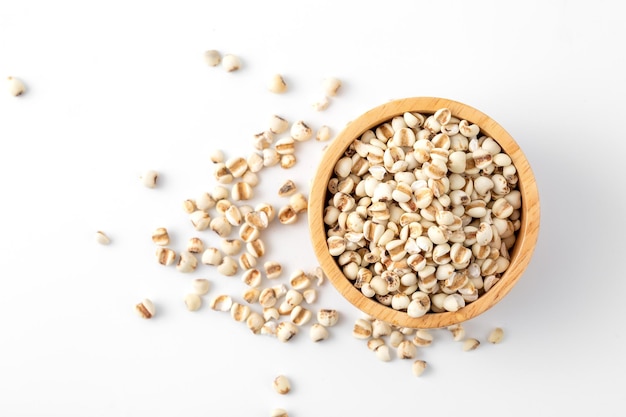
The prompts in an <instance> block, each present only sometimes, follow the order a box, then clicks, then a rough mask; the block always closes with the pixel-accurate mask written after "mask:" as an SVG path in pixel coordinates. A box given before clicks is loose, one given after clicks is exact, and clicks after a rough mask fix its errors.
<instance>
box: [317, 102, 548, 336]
mask: <svg viewBox="0 0 626 417" xmlns="http://www.w3.org/2000/svg"><path fill="white" fill-rule="evenodd" d="M444 107H445V108H448V109H450V110H451V112H452V115H453V116H455V117H457V118H460V119H465V120H467V121H468V122H470V123H475V124H476V125H478V126H479V127H480V129H481V134H483V135H487V136H490V137H491V138H493V139H494V140H495V141H497V142H498V144H499V145H500V146H501V148H502V150H503V151H504V152H506V153H507V154H508V155H509V156H510V157H511V160H512V162H513V164H514V165H515V167H516V169H517V175H518V178H519V180H518V189H519V191H520V193H521V196H522V207H521V209H520V211H521V217H520V220H521V226H520V229H519V230H518V231H517V237H516V241H515V244H514V247H513V248H512V249H511V251H510V257H511V260H510V261H511V262H510V264H509V267H508V268H507V270H506V271H505V272H504V273H503V274H502V277H501V278H500V280H499V281H498V282H497V283H496V284H495V285H494V286H493V287H492V288H491V289H490V290H489V291H487V292H485V293H484V294H483V295H481V296H480V297H479V298H478V299H477V300H476V301H474V302H472V303H469V304H467V305H466V306H465V307H463V308H461V309H459V310H458V311H456V312H443V313H427V314H426V315H424V316H422V317H417V318H415V317H410V316H409V315H408V314H407V313H406V312H403V311H398V310H394V309H392V308H391V307H387V306H384V305H382V304H381V303H379V302H378V301H376V300H374V299H370V298H368V297H365V296H364V295H363V294H362V293H361V291H360V290H359V289H357V288H356V287H355V286H354V285H353V283H352V282H351V281H350V280H348V279H347V278H346V277H345V276H344V274H343V272H342V271H341V269H340V268H339V266H338V265H337V263H336V260H335V258H333V257H332V256H331V255H330V253H329V251H328V246H327V241H326V226H325V224H324V221H323V217H324V208H325V206H326V202H327V200H328V182H329V180H330V178H331V176H332V174H333V170H334V166H335V163H336V161H337V160H338V159H339V158H340V157H341V156H343V154H344V152H345V150H346V149H347V148H348V146H349V145H350V144H351V143H352V142H353V141H354V140H355V139H357V138H359V137H360V136H361V135H362V134H363V133H364V132H365V131H366V130H368V129H371V128H373V127H375V126H378V125H379V124H381V123H383V122H385V121H389V120H390V119H392V118H393V117H395V116H399V115H402V114H403V113H405V112H419V113H423V114H433V113H434V112H435V111H437V110H438V109H441V108H444ZM308 217H309V219H308V220H309V229H310V235H311V239H312V243H313V248H314V251H315V254H316V256H317V259H318V261H319V263H320V266H321V267H322V269H323V270H324V272H325V273H326V275H327V276H328V278H329V280H330V281H331V282H332V284H333V285H334V287H335V288H336V289H337V290H338V291H339V292H340V293H341V294H342V295H343V296H344V297H345V298H346V299H347V300H348V301H350V302H351V303H352V304H353V305H354V306H355V307H357V308H358V309H359V310H361V311H363V312H365V313H366V314H368V315H370V316H372V317H374V318H377V319H380V320H383V321H385V322H388V323H391V324H394V325H397V326H402V327H411V328H439V327H445V326H450V325H452V324H456V323H461V322H463V321H466V320H469V319H471V318H473V317H475V316H477V315H479V314H481V313H483V312H485V311H486V310H488V309H489V308H491V307H492V306H494V305H495V304H496V303H497V302H498V301H500V300H501V299H502V298H503V297H504V296H505V295H506V294H507V293H508V292H509V291H510V290H511V288H512V287H513V286H514V285H515V283H516V282H517V280H518V279H519V278H520V277H521V275H522V274H523V272H524V270H525V269H526V267H527V266H528V263H529V261H530V259H531V257H532V253H533V250H534V247H535V244H536V241H537V237H538V233H539V217H540V209H539V195H538V190H537V185H536V183H535V178H534V175H533V173H532V171H531V168H530V165H529V163H528V161H527V159H526V157H525V156H524V154H523V152H522V150H521V149H520V147H519V146H518V144H517V143H516V142H515V140H514V139H513V138H512V137H511V136H510V135H509V134H508V133H507V132H506V131H505V130H504V129H503V128H502V127H501V126H500V125H499V124H498V123H496V122H495V121H494V120H493V119H491V118H490V117H489V116H487V115H486V114H484V113H482V112H480V111H478V110H476V109H474V108H472V107H470V106H468V105H466V104H463V103H460V102H458V101H454V100H449V99H444V98H437V97H412V98H405V99H400V100H395V101H391V102H388V103H385V104H383V105H380V106H378V107H375V108H373V109H371V110H369V111H367V112H366V113H364V114H362V115H361V116H359V117H358V118H356V119H355V120H353V121H351V122H350V123H349V124H348V125H347V126H346V127H345V128H344V130H343V131H341V132H340V133H339V135H338V136H337V137H336V138H335V139H334V141H333V142H332V143H331V145H330V146H329V147H328V148H327V149H326V151H325V153H324V156H323V160H322V161H321V163H320V165H319V167H318V170H317V172H316V175H315V178H314V181H313V184H312V187H311V192H310V195H309V209H308Z"/></svg>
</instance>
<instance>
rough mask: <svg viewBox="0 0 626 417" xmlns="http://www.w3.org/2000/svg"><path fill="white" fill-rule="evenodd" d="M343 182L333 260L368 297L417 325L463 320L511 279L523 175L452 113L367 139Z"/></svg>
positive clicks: (333, 206) (388, 127) (352, 155)
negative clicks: (469, 307) (438, 318)
mask: <svg viewBox="0 0 626 417" xmlns="http://www.w3.org/2000/svg"><path fill="white" fill-rule="evenodd" d="M333 172H334V175H333V176H332V177H331V179H330V181H329V184H328V204H327V206H326V207H325V210H324V223H325V225H326V232H327V243H328V248H329V252H330V254H331V255H332V256H333V257H334V258H335V260H336V262H337V264H338V266H339V267H340V268H341V270H342V272H343V274H344V275H345V276H346V277H347V278H348V279H349V280H351V281H352V283H353V284H354V286H355V287H356V288H358V289H359V290H360V291H361V292H362V293H363V295H365V296H366V297H370V298H372V299H374V300H377V301H378V302H380V303H381V304H383V305H385V306H389V307H390V308H393V309H395V310H399V311H405V312H406V313H407V314H408V315H409V316H410V317H421V316H423V315H425V314H427V313H430V312H433V313H439V312H446V311H449V312H454V311H457V310H458V309H460V308H462V307H464V306H465V305H466V304H468V303H471V302H473V301H476V300H477V299H478V297H480V296H481V295H482V294H484V293H485V292H487V291H489V290H490V289H491V288H492V287H493V285H494V284H495V283H496V282H498V280H499V279H500V277H501V275H502V274H503V273H504V272H505V271H506V270H507V268H508V266H509V263H510V257H509V250H510V249H511V248H512V247H513V245H514V244H515V239H516V232H517V231H518V230H519V228H520V224H521V223H520V208H521V204H522V201H521V193H520V192H519V190H518V189H517V183H518V177H517V172H516V168H515V166H514V165H513V164H512V161H511V158H510V157H509V155H507V154H506V153H505V152H503V150H502V148H501V147H500V146H499V145H498V143H497V142H496V141H495V140H494V139H493V138H491V137H489V136H485V135H481V134H480V128H479V127H478V126H477V125H475V124H471V123H469V122H468V121H467V120H459V119H458V118H456V117H454V115H452V114H451V112H450V110H449V109H447V108H442V109H439V110H437V111H436V112H435V113H434V114H421V113H415V112H413V113H410V112H407V113H404V114H403V115H400V116H397V117H394V118H392V119H391V120H388V121H385V122H383V123H381V124H380V125H378V126H376V127H374V128H372V129H370V130H367V131H366V132H365V133H363V134H362V135H361V137H360V138H357V139H355V140H354V142H352V143H351V145H350V146H349V147H348V149H347V150H346V151H345V153H344V155H343V156H342V157H341V158H340V159H339V160H338V161H337V163H336V164H335V167H334V171H333Z"/></svg>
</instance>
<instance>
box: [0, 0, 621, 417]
mask: <svg viewBox="0 0 626 417" xmlns="http://www.w3.org/2000/svg"><path fill="white" fill-rule="evenodd" d="M0 6H1V7H0V78H2V79H3V80H4V79H5V77H7V76H9V75H13V76H16V77H20V78H22V79H23V80H24V81H25V83H26V85H27V89H28V91H27V93H26V94H25V95H24V96H22V97H19V98H14V97H11V96H9V95H8V94H6V91H5V89H4V88H3V89H2V90H3V91H4V92H5V93H4V94H0V144H1V148H0V193H1V194H0V195H1V197H0V198H1V206H0V207H1V208H0V214H1V215H0V416H3V417H4V416H6V417H11V416H64V417H68V416H151V417H160V416H174V415H177V416H182V415H184V416H188V417H196V416H211V415H229V416H243V415H257V416H264V415H269V411H270V410H271V409H272V408H273V407H284V408H285V409H287V410H288V411H289V415H290V416H295V417H306V416H319V415H325V416H339V415H362V416H375V415H403V414H404V415H411V414H415V415H417V414H420V415H435V414H436V415H461V414H462V415H477V416H478V415H480V416H496V415H503V414H504V415H512V416H522V415H545V416H552V415H565V414H569V413H574V412H575V413H576V415H586V414H589V413H595V412H602V413H603V414H604V415H612V416H613V415H614V416H617V415H623V407H624V406H625V405H626V402H625V401H624V398H623V384H624V372H625V371H626V360H625V359H624V358H625V355H624V344H625V342H626V340H625V338H624V331H625V330H626V329H625V328H624V322H625V320H624V318H625V314H624V304H623V303H624V293H625V291H626V280H625V277H624V272H623V255H624V249H626V245H625V244H624V236H626V228H625V226H624V213H625V210H624V208H625V207H624V195H623V193H624V181H623V169H624V162H623V161H624V158H623V155H624V151H626V148H625V146H624V133H623V131H624V114H625V109H624V106H623V104H622V103H623V98H624V96H625V95H626V82H625V75H624V74H626V68H625V64H626V60H625V54H624V49H623V42H622V40H623V39H624V36H625V35H626V33H625V32H626V29H625V26H624V24H623V13H622V9H623V8H622V7H620V6H621V3H620V2H618V1H612V2H611V1H593V2H589V1H527V2H517V3H515V5H513V3H511V2H496V1H493V2H487V1H479V2H477V1H473V2H469V1H447V2H435V1H384V2H370V1H367V2H336V1H334V2H331V1H324V0H318V1H315V2H309V1H306V2H289V1H265V2H257V1H228V2H226V1H221V2H218V1H204V2H200V1H194V2H192V1H176V2H163V1H150V2H148V1H146V2H137V1H135V2H130V1H118V0H109V1H106V2H81V1H57V2H48V1H26V0H22V1H2V2H1V4H0ZM207 49H218V50H219V51H221V52H222V53H234V54H236V55H238V56H239V57H241V59H242V62H243V66H242V69H241V70H240V71H238V72H236V73H226V72H225V71H224V70H223V69H222V68H221V67H217V68H210V67H208V66H207V65H206V64H205V63H204V61H203V52H204V51H205V50H207ZM274 73H282V74H284V76H285V78H286V80H287V82H288V83H289V91H288V92H287V93H286V94H284V95H273V94H271V93H269V92H268V91H267V90H266V87H265V85H266V82H267V80H268V78H269V77H270V76H271V75H272V74H274ZM328 75H333V76H337V77H339V78H341V79H342V80H343V81H344V85H343V87H342V90H341V94H339V95H338V96H337V97H336V98H334V99H333V100H332V103H331V105H330V107H329V108H328V110H327V111H325V112H322V113H317V112H315V111H313V110H312V108H311V103H313V101H315V100H316V99H317V98H318V96H319V95H320V94H321V91H322V90H321V84H320V83H321V80H322V79H323V78H324V77H325V76H328ZM3 82H4V81H3ZM410 96H439V97H445V98H451V99H454V100H458V101H461V102H465V103H467V104H470V105H471V106H473V107H475V108H477V109H479V110H481V111H483V112H484V113H486V114H488V115H490V116H491V117H493V118H494V119H495V120H496V121H498V122H499V123H500V124H501V125H502V126H504V127H505V129H507V130H508V131H509V133H511V135H512V136H513V137H514V138H515V139H516V140H517V142H518V143H519V144H520V146H521V147H522V149H523V150H524V152H525V154H526V156H527V157H528V159H529V161H530V163H531V166H532V168H533V170H534V173H535V175H536V179H537V183H538V187H539V192H540V197H541V215H542V218H541V232H540V236H539V242H538V245H537V247H536V251H535V254H534V257H533V259H532V261H531V264H530V266H529V267H528V269H527V271H526V273H525V275H524V276H523V278H522V279H521V280H520V281H519V283H518V284H517V285H516V286H515V288H513V290H512V291H511V292H510V293H509V295H508V296H507V297H505V298H504V299H503V300H502V301H501V303H500V304H498V305H497V306H495V307H494V308H492V309H491V310H489V311H488V312H487V313H485V314H483V315H481V316H479V317H477V318H475V319H473V320H471V321H470V322H467V323H466V328H467V332H468V335H470V336H474V337H476V338H478V339H480V340H483V341H484V340H485V337H486V335H487V334H488V332H489V330H490V329H492V328H493V327H495V326H502V327H503V328H504V329H505V332H506V336H505V340H504V341H503V342H502V344H500V345H490V344H488V343H485V342H484V343H483V344H482V345H481V346H480V347H479V348H478V349H477V350H475V351H473V352H463V351H462V349H461V345H460V344H459V343H457V342H453V341H452V340H451V337H450V335H449V334H448V332H447V331H445V330H441V331H437V332H434V335H435V342H434V343H433V345H432V346H431V347H428V348H424V349H420V350H419V353H418V357H419V358H421V359H424V360H426V361H427V362H428V363H429V368H428V369H427V371H426V372H425V373H424V374H423V375H422V376H421V377H420V378H416V377H414V376H413V375H412V373H411V361H402V360H398V359H394V360H393V361H392V362H389V363H383V362H380V361H378V360H377V359H376V358H375V357H374V354H373V353H372V352H370V351H369V350H368V349H367V348H366V346H365V342H364V341H362V340H357V339H355V338H353V337H352V335H351V331H352V325H353V323H354V320H355V319H356V318H357V317H360V316H361V314H360V313H359V312H358V311H356V310H355V309H354V308H353V307H352V306H351V305H350V304H349V303H347V302H346V301H345V300H343V299H342V298H341V297H340V296H339V295H338V294H337V293H336V292H335V290H334V288H333V287H332V286H331V285H330V283H328V282H327V283H326V284H325V285H324V286H322V287H321V288H320V298H319V301H318V303H317V305H316V307H315V308H335V309H337V310H339V311H340V313H341V320H340V323H339V324H338V325H337V326H336V327H334V328H332V329H331V337H330V338H329V339H328V340H326V341H324V342H321V343H319V344H313V343H312V342H311V341H310V340H309V339H308V335H307V334H306V332H304V331H303V332H302V333H301V334H299V335H298V336H297V337H296V338H294V339H293V340H292V341H291V342H289V343H286V344H281V343H280V342H278V341H277V340H276V339H273V338H270V337H269V336H262V335H257V336H255V335H252V334H251V333H250V332H249V330H248V329H247V328H246V326H245V325H244V324H242V323H237V322H235V321H233V320H232V319H231V318H230V316H229V315H228V314H225V313H218V312H215V311H212V310H210V309H209V308H208V307H207V305H206V304H205V305H204V306H203V307H202V308H201V310H199V311H198V312H195V313H191V312H188V311H186V310H185V307H184V305H183V301H182V299H183V297H184V295H185V294H186V293H187V292H188V291H190V286H191V284H190V282H191V280H192V278H195V277H206V278H209V279H210V280H211V282H212V288H211V291H210V293H209V295H208V296H207V297H206V299H205V301H208V299H209V298H210V297H212V296H214V295H216V294H219V293H221V292H224V293H229V294H231V295H233V297H235V298H237V299H239V300H240V299H241V292H242V291H243V284H242V283H241V282H240V281H239V279H238V278H236V277H233V278H228V277H223V276H220V275H219V274H217V273H216V271H215V270H213V269H211V268H210V267H208V266H205V265H201V266H200V267H199V268H198V270H197V271H195V272H194V273H192V274H182V273H180V272H177V271H176V270H175V269H174V268H173V267H170V268H166V267H163V266H161V265H158V264H157V263H156V261H155V259H154V245H153V243H152V241H151V239H150V236H151V233H152V231H153V230H154V229H155V228H156V227H160V226H163V227H167V228H168V229H169V230H170V233H171V235H172V247H173V248H175V249H177V250H181V249H183V248H184V247H185V242H186V240H187V239H188V238H190V237H192V236H195V235H197V234H198V233H201V235H200V236H201V237H203V239H205V241H206V242H207V243H208V244H217V239H216V238H215V237H214V236H213V235H211V234H210V233H209V232H195V231H194V230H193V229H192V227H191V225H190V223H189V221H188V218H187V215H186V214H185V213H184V212H183V210H182V206H181V204H182V201H183V200H185V199H187V198H195V197H196V196H198V195H199V194H200V193H201V192H203V191H208V190H210V189H211V188H212V187H213V185H214V184H215V181H214V180H213V178H212V170H211V163H210V162H209V157H208V155H209V152H210V151H211V150H212V149H215V148H220V149H223V150H224V151H225V152H226V154H227V156H235V155H247V154H249V152H252V151H253V148H252V147H251V137H252V135H253V134H254V133H257V132H259V131H262V130H264V129H265V128H266V125H267V120H268V117H269V116H270V115H271V114H273V113H277V114H281V115H283V116H284V117H286V118H287V119H289V120H291V121H294V120H297V119H302V120H305V121H306V122H307V123H309V124H310V125H311V126H312V127H314V128H318V127H319V126H321V125H322V124H327V125H329V126H331V127H332V128H333V130H334V131H335V132H338V131H339V130H340V129H341V128H342V126H344V125H345V124H346V123H347V122H348V121H350V120H351V119H353V118H355V117H357V116H358V115H359V114H361V113H363V112H364V111H366V110H368V109H370V108H372V107H374V106H377V105H379V104H382V103H384V102H386V101H387V100H389V99H396V98H402V97H410ZM322 148H323V144H321V143H317V142H315V141H312V142H307V143H304V144H301V146H300V145H299V147H298V151H297V157H298V164H297V165H296V167H295V168H293V169H291V170H289V171H285V170H282V169H280V168H279V167H275V168H272V169H268V170H265V171H263V172H262V173H261V174H262V175H261V184H260V185H259V187H258V189H257V190H256V191H255V192H256V198H255V200H254V202H259V201H268V202H271V203H273V204H275V205H276V206H280V205H281V204H284V203H285V200H282V199H280V198H278V196H277V195H276V190H277V186H278V184H279V183H280V182H281V181H283V180H285V179H287V178H292V179H294V180H295V181H296V183H297V185H298V186H299V187H300V189H301V190H303V191H306V190H307V187H308V182H309V180H310V179H311V178H312V176H313V173H314V170H315V168H316V165H317V164H318V162H319V160H320V158H321V155H322ZM146 169H155V170H157V171H159V172H160V174H161V176H160V178H159V185H158V187H157V188H156V189H147V188H145V187H143V186H142V185H141V184H140V182H139V180H138V176H139V175H140V174H141V172H142V171H144V170H146ZM96 230H104V231H106V232H107V233H108V234H109V236H110V237H111V239H112V243H111V245H110V246H100V245H98V244H96V243H95V242H94V232H95V231H96ZM264 236H265V239H266V242H267V246H268V252H269V253H268V255H267V258H268V259H269V258H272V259H276V260H279V261H281V262H282V263H283V264H284V266H285V270H286V275H287V274H288V273H289V272H290V271H293V270H294V269H295V268H302V269H305V270H310V269H312V268H313V267H315V266H316V259H315V257H314V255H313V252H312V249H311V246H310V243H309V235H308V230H307V227H306V219H305V218H304V217H302V218H300V219H299V221H298V223H297V224H296V225H293V226H291V227H287V226H281V225H279V224H276V225H273V226H272V228H271V229H269V230H268V231H267V232H266V234H265V235H264ZM144 297H149V298H151V299H152V300H153V301H154V302H155V304H156V307H157V316H156V317H155V318H154V319H153V320H150V321H145V320H141V319H140V318H138V317H137V316H136V314H135V312H134V310H133V309H134V305H135V304H136V303H137V302H138V301H139V300H141V299H142V298H144ZM279 373H284V374H286V375H288V376H289V377H290V378H291V381H292V384H293V390H292V392H291V393H290V394H288V395H286V396H279V395H278V394H276V393H275V392H273V390H272V388H271V385H270V384H271V381H272V380H273V378H274V377H275V376H276V375H278V374H279Z"/></svg>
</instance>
